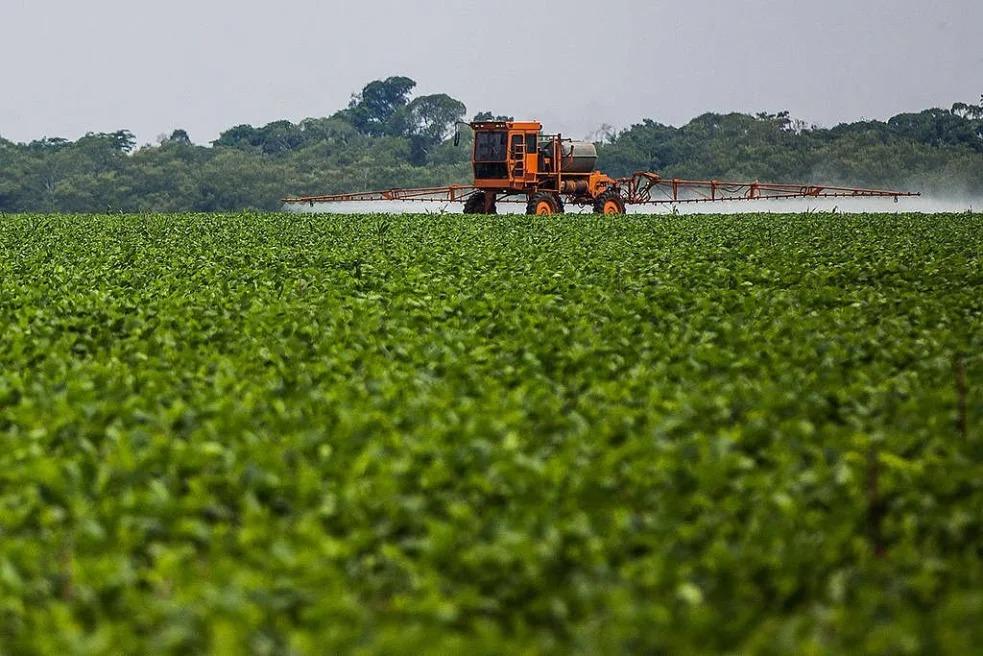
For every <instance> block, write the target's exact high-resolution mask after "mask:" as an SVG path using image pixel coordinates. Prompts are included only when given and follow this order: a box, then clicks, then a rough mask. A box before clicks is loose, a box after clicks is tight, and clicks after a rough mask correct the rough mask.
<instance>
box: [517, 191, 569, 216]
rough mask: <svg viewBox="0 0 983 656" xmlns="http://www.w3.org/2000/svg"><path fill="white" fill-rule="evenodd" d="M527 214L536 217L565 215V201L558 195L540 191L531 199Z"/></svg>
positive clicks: (527, 206)
mask: <svg viewBox="0 0 983 656" xmlns="http://www.w3.org/2000/svg"><path fill="white" fill-rule="evenodd" d="M526 214H531V215H535V216H550V215H552V214H563V201H561V200H560V197H559V196H557V195H556V194H553V193H550V192H546V191H538V192H536V193H534V194H533V195H532V196H530V197H529V204H528V205H526Z"/></svg>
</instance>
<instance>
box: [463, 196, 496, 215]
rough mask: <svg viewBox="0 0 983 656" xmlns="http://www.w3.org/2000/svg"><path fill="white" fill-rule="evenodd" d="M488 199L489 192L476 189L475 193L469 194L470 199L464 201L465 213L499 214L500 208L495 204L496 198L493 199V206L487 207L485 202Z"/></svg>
mask: <svg viewBox="0 0 983 656" xmlns="http://www.w3.org/2000/svg"><path fill="white" fill-rule="evenodd" d="M486 199H487V193H486V192H484V191H476V192H475V193H473V194H471V195H470V196H468V199H467V200H466V201H464V213H465V214H498V208H497V207H496V206H495V200H494V199H492V202H491V207H490V208H488V209H487V211H486V209H485V203H486Z"/></svg>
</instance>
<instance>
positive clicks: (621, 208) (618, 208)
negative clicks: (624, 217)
mask: <svg viewBox="0 0 983 656" xmlns="http://www.w3.org/2000/svg"><path fill="white" fill-rule="evenodd" d="M624 213H625V200H624V199H623V198H622V197H621V193H619V192H617V191H615V190H613V189H612V190H610V191H605V192H604V193H603V194H601V195H600V196H598V197H597V198H595V199H594V214H608V215H618V214H624Z"/></svg>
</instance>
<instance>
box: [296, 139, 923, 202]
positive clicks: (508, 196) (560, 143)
mask: <svg viewBox="0 0 983 656" xmlns="http://www.w3.org/2000/svg"><path fill="white" fill-rule="evenodd" d="M466 125H469V126H470V127H471V129H472V130H473V131H474V148H473V150H472V154H471V165H472V168H473V170H474V181H473V182H472V183H471V184H469V185H450V186H447V187H425V188H418V189H389V190H385V191H368V192H358V193H350V194H334V195H328V196H300V197H295V198H284V199H283V202H284V203H287V204H309V205H311V206H312V207H313V206H314V205H316V204H318V203H339V202H356V201H382V200H394V201H409V200H415V201H443V202H462V203H464V212H465V214H495V213H496V211H497V209H496V207H497V204H498V203H499V202H521V203H526V212H527V213H528V214H562V213H563V211H564V204H565V203H569V204H573V205H579V206H590V207H592V208H593V210H594V212H596V213H598V214H624V213H625V208H626V206H628V205H641V204H646V203H705V202H714V201H726V200H759V199H786V198H836V197H849V198H858V197H863V198H874V197H879V198H894V199H895V200H897V199H898V198H899V197H901V196H919V195H920V194H917V193H911V192H905V191H890V190H884V189H857V188H851V187H832V186H826V185H816V184H773V183H765V182H729V181H722V180H680V179H677V178H663V177H662V176H660V175H659V174H658V173H649V172H639V173H635V174H634V175H632V176H629V177H626V178H612V177H609V176H607V175H605V174H604V173H601V172H600V171H597V170H595V165H596V164H597V148H596V147H595V146H594V144H593V143H590V142H586V141H574V140H571V139H564V138H563V137H562V136H561V135H558V134H555V135H548V134H543V126H542V125H541V124H540V123H538V122H536V121H479V122H474V123H468V124H466ZM459 136H460V133H458V135H457V136H455V143H457V142H458V137H459Z"/></svg>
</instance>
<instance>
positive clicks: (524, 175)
mask: <svg viewBox="0 0 983 656" xmlns="http://www.w3.org/2000/svg"><path fill="white" fill-rule="evenodd" d="M538 137H539V135H538V133H536V132H513V133H511V134H510V135H509V174H510V177H511V178H512V179H513V180H520V181H523V182H526V181H531V180H535V179H536V169H537V168H538V163H539V159H538V154H537V152H536V145H537V141H538Z"/></svg>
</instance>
